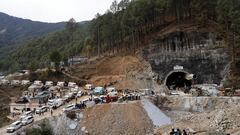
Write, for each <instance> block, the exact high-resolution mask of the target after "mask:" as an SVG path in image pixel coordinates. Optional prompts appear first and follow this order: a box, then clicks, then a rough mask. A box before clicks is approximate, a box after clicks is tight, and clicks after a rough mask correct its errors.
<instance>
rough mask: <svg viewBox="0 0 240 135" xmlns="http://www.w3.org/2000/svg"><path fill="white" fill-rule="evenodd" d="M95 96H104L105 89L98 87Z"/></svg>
mask: <svg viewBox="0 0 240 135" xmlns="http://www.w3.org/2000/svg"><path fill="white" fill-rule="evenodd" d="M93 94H104V88H103V87H96V88H95V89H94V90H93Z"/></svg>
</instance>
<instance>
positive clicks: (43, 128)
mask: <svg viewBox="0 0 240 135" xmlns="http://www.w3.org/2000/svg"><path fill="white" fill-rule="evenodd" d="M26 135H53V131H52V128H51V125H50V124H49V121H48V120H46V119H45V120H43V122H41V123H40V125H39V127H32V128H28V129H27V130H26Z"/></svg>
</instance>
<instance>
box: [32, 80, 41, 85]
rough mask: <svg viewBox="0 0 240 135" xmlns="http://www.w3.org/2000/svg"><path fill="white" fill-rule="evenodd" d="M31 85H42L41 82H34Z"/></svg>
mask: <svg viewBox="0 0 240 135" xmlns="http://www.w3.org/2000/svg"><path fill="white" fill-rule="evenodd" d="M33 84H34V85H42V81H38V80H36V81H34V83H33Z"/></svg>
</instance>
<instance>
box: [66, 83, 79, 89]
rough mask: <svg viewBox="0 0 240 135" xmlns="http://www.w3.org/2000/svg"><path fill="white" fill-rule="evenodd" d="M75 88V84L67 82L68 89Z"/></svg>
mask: <svg viewBox="0 0 240 135" xmlns="http://www.w3.org/2000/svg"><path fill="white" fill-rule="evenodd" d="M76 86H77V84H76V83H75V82H69V83H68V87H69V88H75V87H76Z"/></svg>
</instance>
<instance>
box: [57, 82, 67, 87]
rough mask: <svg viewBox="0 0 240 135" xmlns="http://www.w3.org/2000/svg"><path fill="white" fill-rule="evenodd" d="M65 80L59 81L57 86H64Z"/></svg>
mask: <svg viewBox="0 0 240 135" xmlns="http://www.w3.org/2000/svg"><path fill="white" fill-rule="evenodd" d="M64 84H65V82H57V86H60V87H64Z"/></svg>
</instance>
